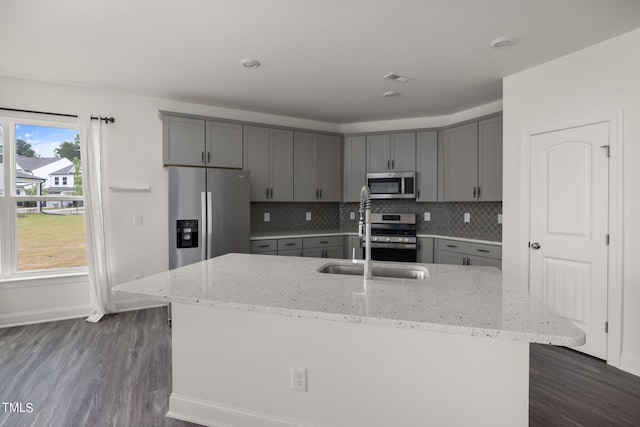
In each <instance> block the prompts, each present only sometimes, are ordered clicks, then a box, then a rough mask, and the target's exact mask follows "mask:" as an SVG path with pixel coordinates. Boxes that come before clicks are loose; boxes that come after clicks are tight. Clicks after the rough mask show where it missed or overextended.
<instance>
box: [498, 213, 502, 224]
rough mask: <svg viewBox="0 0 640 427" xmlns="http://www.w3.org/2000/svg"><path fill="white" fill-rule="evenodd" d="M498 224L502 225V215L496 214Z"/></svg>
mask: <svg viewBox="0 0 640 427" xmlns="http://www.w3.org/2000/svg"><path fill="white" fill-rule="evenodd" d="M498 224H502V214H498Z"/></svg>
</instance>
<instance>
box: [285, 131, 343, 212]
mask: <svg viewBox="0 0 640 427" xmlns="http://www.w3.org/2000/svg"><path fill="white" fill-rule="evenodd" d="M293 153H294V166H293V168H294V169H293V170H294V172H293V175H294V200H295V201H296V202H319V201H322V202H339V201H340V198H341V197H340V196H341V191H342V188H341V185H342V173H341V171H340V168H341V165H342V161H341V159H342V147H341V144H340V137H338V136H333V135H319V134H313V133H306V132H296V133H295V135H294V148H293Z"/></svg>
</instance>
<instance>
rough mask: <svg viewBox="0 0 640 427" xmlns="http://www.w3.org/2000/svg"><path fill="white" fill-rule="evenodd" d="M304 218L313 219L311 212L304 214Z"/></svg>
mask: <svg viewBox="0 0 640 427" xmlns="http://www.w3.org/2000/svg"><path fill="white" fill-rule="evenodd" d="M304 218H305V219H306V220H307V221H311V212H307V213H306V215H305V216H304Z"/></svg>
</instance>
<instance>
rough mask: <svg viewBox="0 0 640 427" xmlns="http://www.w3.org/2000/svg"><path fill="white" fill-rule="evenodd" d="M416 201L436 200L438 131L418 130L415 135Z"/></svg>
mask: <svg viewBox="0 0 640 427" xmlns="http://www.w3.org/2000/svg"><path fill="white" fill-rule="evenodd" d="M416 138H417V141H416V152H417V153H416V154H417V156H416V174H417V176H416V180H417V182H418V187H417V194H416V201H418V202H435V201H437V200H438V133H437V132H436V131H432V132H419V133H418V134H417V135H416Z"/></svg>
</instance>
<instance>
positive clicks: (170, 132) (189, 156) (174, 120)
mask: <svg viewBox="0 0 640 427" xmlns="http://www.w3.org/2000/svg"><path fill="white" fill-rule="evenodd" d="M162 160H163V163H164V164H165V165H184V166H204V165H205V121H204V120H199V119H188V118H184V117H173V116H167V115H163V116H162Z"/></svg>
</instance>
